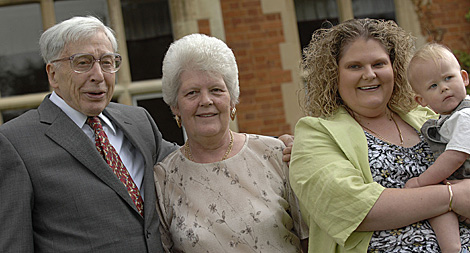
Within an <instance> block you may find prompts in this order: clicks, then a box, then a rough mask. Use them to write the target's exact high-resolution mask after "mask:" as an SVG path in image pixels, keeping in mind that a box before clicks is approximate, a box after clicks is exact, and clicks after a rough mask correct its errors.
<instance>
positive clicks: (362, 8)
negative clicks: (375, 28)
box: [294, 0, 395, 48]
mask: <svg viewBox="0 0 470 253" xmlns="http://www.w3.org/2000/svg"><path fill="white" fill-rule="evenodd" d="M294 3H295V13H296V16H297V26H298V29H299V37H300V45H301V48H304V47H306V46H308V43H309V42H310V39H311V37H312V33H313V32H314V31H315V30H317V29H318V28H321V27H322V25H328V24H326V23H325V21H329V22H330V23H331V24H333V25H337V24H338V23H339V20H341V18H340V14H339V13H338V5H337V4H338V3H340V4H342V3H343V2H342V1H336V0H315V1H311V0H294ZM351 3H352V11H353V14H354V17H355V18H376V19H387V20H395V5H394V0H351Z"/></svg>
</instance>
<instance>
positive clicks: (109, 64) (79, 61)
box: [50, 53, 122, 73]
mask: <svg viewBox="0 0 470 253" xmlns="http://www.w3.org/2000/svg"><path fill="white" fill-rule="evenodd" d="M66 60H70V67H72V69H73V71H75V72H77V73H85V72H88V71H90V69H91V68H93V65H95V62H99V63H100V67H101V70H102V71H103V72H106V73H115V72H117V71H118V70H119V68H120V67H121V61H122V57H121V55H119V54H111V53H110V54H104V55H102V56H101V57H100V58H99V59H95V57H94V56H93V55H91V54H74V55H72V56H70V57H65V58H61V59H57V60H53V61H50V63H54V62H58V61H66Z"/></svg>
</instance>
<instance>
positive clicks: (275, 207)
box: [155, 34, 308, 252]
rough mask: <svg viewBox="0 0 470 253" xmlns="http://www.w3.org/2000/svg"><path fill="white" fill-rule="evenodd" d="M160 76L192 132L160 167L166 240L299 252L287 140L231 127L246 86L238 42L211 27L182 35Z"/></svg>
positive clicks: (181, 246)
mask: <svg viewBox="0 0 470 253" xmlns="http://www.w3.org/2000/svg"><path fill="white" fill-rule="evenodd" d="M162 82H163V98H164V100H165V102H166V103H167V104H168V105H170V107H171V110H172V111H173V113H174V115H175V118H176V120H177V123H178V124H180V125H182V126H184V128H185V130H186V133H187V137H188V138H187V141H186V143H185V144H184V146H183V147H181V148H180V149H179V150H177V151H175V152H173V153H172V154H170V155H169V156H168V157H167V158H166V159H165V160H164V161H163V162H161V163H159V164H158V165H157V166H156V167H155V184H156V188H157V194H158V199H159V203H158V206H157V209H158V210H159V212H160V214H161V221H162V222H161V226H160V229H161V231H162V240H163V241H164V247H165V248H166V249H167V250H168V251H172V252H300V251H301V243H300V241H301V239H305V238H306V237H307V234H308V232H307V230H306V227H305V225H304V224H302V222H301V218H300V211H299V206H298V204H297V199H296V198H295V196H294V194H293V193H292V191H291V188H290V186H289V180H288V167H287V165H286V163H285V162H283V161H282V150H283V148H284V144H283V143H282V142H281V141H279V140H277V139H275V138H272V137H265V136H260V135H253V134H241V133H235V132H232V131H231V130H230V129H229V122H230V119H232V120H233V119H234V117H235V113H236V109H235V105H236V104H237V102H238V96H239V93H240V92H239V86H238V68H237V64H236V61H235V56H234V55H233V52H232V50H231V49H230V48H228V47H227V45H226V44H225V43H224V42H222V41H221V40H219V39H216V38H213V37H208V36H206V35H201V34H192V35H188V36H186V37H183V38H182V39H180V40H178V41H176V42H174V43H173V44H172V45H171V46H170V48H169V49H168V52H167V54H166V56H165V59H164V61H163V80H162ZM165 237H166V238H165Z"/></svg>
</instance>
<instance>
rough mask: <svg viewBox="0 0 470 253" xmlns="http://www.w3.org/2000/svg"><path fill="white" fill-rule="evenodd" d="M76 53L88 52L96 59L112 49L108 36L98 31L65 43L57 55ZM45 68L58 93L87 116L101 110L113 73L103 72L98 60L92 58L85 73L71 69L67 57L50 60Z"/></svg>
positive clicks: (110, 89)
mask: <svg viewBox="0 0 470 253" xmlns="http://www.w3.org/2000/svg"><path fill="white" fill-rule="evenodd" d="M79 53H82V54H91V55H93V56H94V57H95V59H99V58H100V57H101V56H102V55H103V54H106V53H114V51H113V47H112V45H111V42H110V41H109V39H108V37H106V35H105V34H104V33H102V32H99V33H97V34H95V35H94V36H92V37H91V38H89V39H86V40H82V41H78V42H73V43H68V44H66V45H65V48H64V50H63V52H62V54H61V55H60V57H59V58H64V57H70V56H72V55H74V54H79ZM46 70H47V74H48V78H49V83H50V85H51V86H52V87H53V88H54V91H55V92H56V93H57V95H59V96H60V97H61V98H62V99H63V100H64V101H65V102H66V103H67V104H68V105H69V106H71V107H72V108H74V109H75V110H77V111H79V112H81V113H83V114H85V115H87V116H96V115H98V114H100V113H101V112H102V111H103V110H104V108H105V107H106V106H107V105H108V104H109V102H110V101H111V98H112V97H113V92H114V82H115V73H106V72H103V71H102V69H101V67H100V64H99V62H95V64H94V65H93V67H92V68H91V69H90V70H89V71H88V72H85V73H76V72H74V71H73V69H72V68H71V66H70V61H68V60H65V61H60V62H58V63H54V64H52V63H49V64H47V66H46Z"/></svg>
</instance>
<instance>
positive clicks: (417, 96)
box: [415, 95, 428, 107]
mask: <svg viewBox="0 0 470 253" xmlns="http://www.w3.org/2000/svg"><path fill="white" fill-rule="evenodd" d="M415 101H416V102H417V103H418V104H419V105H421V106H422V107H426V106H427V105H428V103H426V101H425V100H424V98H423V97H421V96H420V95H415Z"/></svg>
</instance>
